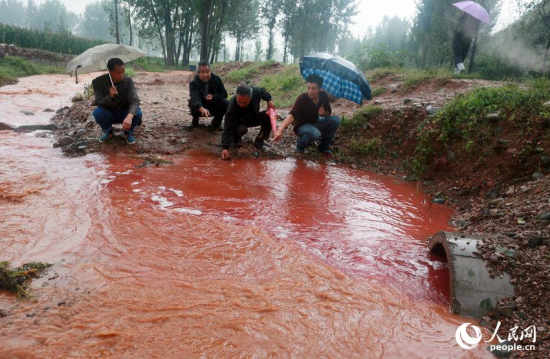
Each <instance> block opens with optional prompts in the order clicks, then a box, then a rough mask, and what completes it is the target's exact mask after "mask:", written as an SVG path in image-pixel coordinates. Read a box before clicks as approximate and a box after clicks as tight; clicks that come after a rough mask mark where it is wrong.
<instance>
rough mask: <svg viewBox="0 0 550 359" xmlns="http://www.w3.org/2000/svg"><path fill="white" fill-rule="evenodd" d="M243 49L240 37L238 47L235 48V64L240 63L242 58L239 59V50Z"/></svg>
mask: <svg viewBox="0 0 550 359" xmlns="http://www.w3.org/2000/svg"><path fill="white" fill-rule="evenodd" d="M240 48H241V44H240V40H239V37H238V36H237V45H236V47H235V62H239V61H240V57H239V50H240Z"/></svg>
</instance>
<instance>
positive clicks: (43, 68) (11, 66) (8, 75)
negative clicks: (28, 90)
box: [0, 56, 63, 86]
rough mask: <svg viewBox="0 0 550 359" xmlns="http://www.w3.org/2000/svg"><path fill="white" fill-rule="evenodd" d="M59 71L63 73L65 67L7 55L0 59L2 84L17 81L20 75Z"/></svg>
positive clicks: (0, 84) (56, 72) (0, 80)
mask: <svg viewBox="0 0 550 359" xmlns="http://www.w3.org/2000/svg"><path fill="white" fill-rule="evenodd" d="M58 73H63V69H58V68H55V67H53V66H49V65H43V64H38V63H34V62H31V61H27V60H24V59H22V58H19V57H12V56H6V57H4V58H3V59H0V86H3V85H8V84H13V83H16V82H17V78H18V77H25V76H32V75H42V74H58Z"/></svg>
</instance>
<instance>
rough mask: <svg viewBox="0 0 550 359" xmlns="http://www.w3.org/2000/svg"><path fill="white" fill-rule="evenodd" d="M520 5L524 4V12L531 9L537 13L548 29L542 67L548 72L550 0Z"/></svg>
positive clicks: (539, 0) (532, 1) (537, 0)
mask: <svg viewBox="0 0 550 359" xmlns="http://www.w3.org/2000/svg"><path fill="white" fill-rule="evenodd" d="M520 5H522V6H521V9H522V10H523V11H524V12H527V11H530V12H534V13H536V14H537V15H538V16H539V17H540V19H541V20H542V23H543V24H544V25H545V27H546V29H547V32H548V34H547V36H548V41H547V42H546V48H545V50H544V58H543V60H542V67H541V72H542V73H546V71H547V61H548V53H549V51H550V0H530V1H527V2H525V3H523V4H522V3H520Z"/></svg>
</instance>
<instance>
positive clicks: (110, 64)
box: [107, 57, 126, 71]
mask: <svg viewBox="0 0 550 359" xmlns="http://www.w3.org/2000/svg"><path fill="white" fill-rule="evenodd" d="M115 66H126V65H125V64H124V61H122V60H121V59H119V58H118V57H113V58H112V59H109V61H108V62H107V69H108V70H109V71H113V70H114V69H115Z"/></svg>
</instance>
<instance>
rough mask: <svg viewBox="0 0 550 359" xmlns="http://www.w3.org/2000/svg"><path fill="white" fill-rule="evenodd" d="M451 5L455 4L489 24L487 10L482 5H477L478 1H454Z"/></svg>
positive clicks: (489, 19)
mask: <svg viewBox="0 0 550 359" xmlns="http://www.w3.org/2000/svg"><path fill="white" fill-rule="evenodd" d="M453 6H456V7H457V8H459V9H460V10H462V11H464V12H465V13H468V14H470V15H472V16H473V17H475V18H476V19H478V20H479V21H483V22H484V23H486V24H487V25H491V18H490V17H489V13H488V12H487V10H485V8H484V7H483V6H481V5H479V4H478V3H476V2H473V1H461V2H457V3H454V4H453Z"/></svg>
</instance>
